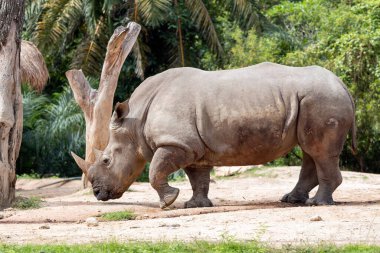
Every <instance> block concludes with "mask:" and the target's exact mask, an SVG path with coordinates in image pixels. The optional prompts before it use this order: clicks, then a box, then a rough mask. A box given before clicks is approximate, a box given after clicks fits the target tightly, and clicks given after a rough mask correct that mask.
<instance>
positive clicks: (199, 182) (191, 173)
mask: <svg viewBox="0 0 380 253" xmlns="http://www.w3.org/2000/svg"><path fill="white" fill-rule="evenodd" d="M211 169H212V167H207V168H197V167H187V168H185V169H184V170H185V172H186V174H187V176H188V177H189V180H190V184H191V188H192V189H193V196H192V197H191V199H190V200H189V201H187V202H185V208H192V207H210V206H213V205H212V202H211V201H210V199H209V198H208V196H207V195H208V189H209V186H210V172H211Z"/></svg>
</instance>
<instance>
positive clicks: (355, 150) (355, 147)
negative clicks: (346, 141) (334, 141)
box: [351, 113, 358, 155]
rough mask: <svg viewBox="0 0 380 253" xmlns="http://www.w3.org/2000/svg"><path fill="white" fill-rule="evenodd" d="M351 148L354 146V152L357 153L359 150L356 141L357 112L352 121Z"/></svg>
mask: <svg viewBox="0 0 380 253" xmlns="http://www.w3.org/2000/svg"><path fill="white" fill-rule="evenodd" d="M351 148H352V153H353V154H354V155H356V153H357V150H358V144H357V143H356V124H355V113H354V120H353V121H352V126H351Z"/></svg>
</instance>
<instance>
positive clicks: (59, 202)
mask: <svg viewBox="0 0 380 253" xmlns="http://www.w3.org/2000/svg"><path fill="white" fill-rule="evenodd" d="M299 169H300V168H299V167H278V168H261V169H257V170H255V171H254V172H252V171H250V172H246V173H244V174H243V175H239V176H234V177H228V178H216V179H214V181H215V182H214V183H212V184H211V186H210V193H209V196H210V199H211V200H212V201H213V203H214V205H215V207H212V208H194V209H184V208H183V205H184V202H185V201H186V200H188V199H189V198H190V197H191V195H192V191H191V187H190V184H189V182H188V181H187V180H184V181H181V182H173V183H171V184H172V185H173V186H176V187H178V188H180V190H181V192H180V195H179V197H178V199H177V201H176V202H175V204H174V206H172V209H170V210H165V211H163V210H160V209H159V207H158V197H157V195H156V192H155V191H154V190H153V189H152V188H151V187H150V185H149V184H148V183H135V184H133V185H132V187H131V189H130V191H128V192H126V193H125V194H124V195H123V197H122V198H120V199H118V200H113V201H108V202H98V201H97V200H96V199H95V197H94V196H93V195H92V194H91V192H90V191H89V190H80V181H70V182H66V183H57V184H52V183H55V182H59V180H60V179H42V180H25V179H23V180H18V183H17V188H18V191H17V195H19V196H41V197H43V200H44V202H43V207H42V208H39V209H35V210H25V211H23V210H14V209H8V210H4V211H0V217H1V216H3V218H2V219H0V243H17V244H24V243H33V244H42V243H69V244H73V243H90V242H100V241H103V242H104V241H115V240H116V241H121V242H126V241H136V240H138V241H166V240H180V241H193V240H208V241H217V240H225V239H233V240H258V241H262V242H266V243H269V245H272V246H273V245H283V244H315V243H322V242H328V243H330V242H332V243H336V244H346V243H369V244H378V245H380V175H374V174H362V173H353V172H343V178H344V181H343V184H342V185H341V186H340V187H339V188H338V190H337V191H336V192H335V194H334V199H335V201H337V204H336V205H334V206H318V207H317V206H313V207H308V206H301V205H298V206H297V205H290V204H285V203H281V202H279V199H280V198H281V197H282V195H283V194H284V193H287V192H289V191H290V190H291V189H292V188H293V186H294V185H295V183H296V181H297V178H298V173H299ZM314 192H315V190H314ZM120 210H132V211H133V212H134V213H135V214H136V215H137V218H136V220H129V221H113V222H110V221H107V222H100V223H99V226H97V227H88V226H87V225H86V223H85V222H83V221H84V220H86V218H88V217H94V216H99V215H100V214H102V213H106V212H113V211H120ZM315 216H320V217H321V218H322V220H321V221H311V219H312V218H313V217H315Z"/></svg>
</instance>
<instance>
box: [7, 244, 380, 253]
mask: <svg viewBox="0 0 380 253" xmlns="http://www.w3.org/2000/svg"><path fill="white" fill-rule="evenodd" d="M0 252H1V253H11V252H12V253H17V252H22V253H31V252H33V253H34V252H45V253H48V252H49V253H50V252H52V253H53V252H54V253H60V252H73V253H74V252H75V253H82V252H83V253H101V252H102V253H103V252H107V253H111V252H136V253H137V252H160V253H170V252H175V253H179V252H184V253H187V252H189V253H190V252H191V253H204V252H218V253H224V252H226V253H227V252H228V253H234V252H241V253H243V252H260V253H264V252H269V253H280V252H301V253H314V252H315V253H328V252H333V253H335V252H343V253H353V252H363V253H375V252H380V246H367V245H346V246H342V247H338V246H333V245H319V246H306V245H305V246H283V247H281V248H272V247H269V246H265V245H262V244H260V243H257V242H254V241H253V242H233V241H224V242H219V243H211V242H203V241H195V242H192V243H183V242H163V243H162V242H161V243H151V242H133V243H124V244H121V243H116V242H112V243H96V244H87V245H41V246H37V245H25V246H21V245H1V244H0Z"/></svg>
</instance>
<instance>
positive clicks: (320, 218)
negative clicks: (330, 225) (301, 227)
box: [310, 215, 323, 221]
mask: <svg viewBox="0 0 380 253" xmlns="http://www.w3.org/2000/svg"><path fill="white" fill-rule="evenodd" d="M322 220H323V219H322V217H321V216H319V215H317V216H314V217H311V218H310V221H322Z"/></svg>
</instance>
